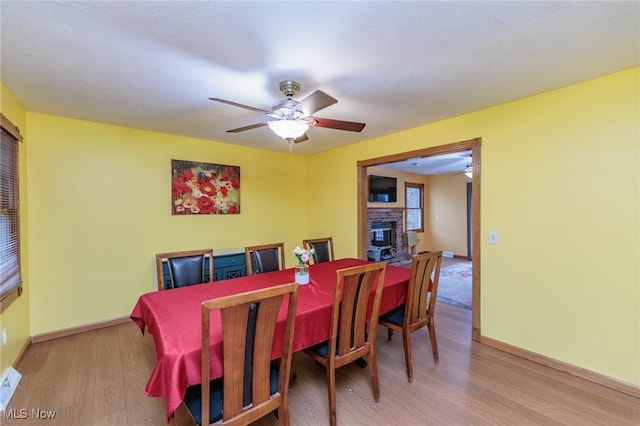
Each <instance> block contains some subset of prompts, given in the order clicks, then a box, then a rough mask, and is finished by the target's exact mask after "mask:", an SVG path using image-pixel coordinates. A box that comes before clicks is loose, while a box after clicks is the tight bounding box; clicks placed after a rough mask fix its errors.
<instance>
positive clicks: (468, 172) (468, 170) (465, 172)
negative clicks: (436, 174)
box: [449, 163, 473, 179]
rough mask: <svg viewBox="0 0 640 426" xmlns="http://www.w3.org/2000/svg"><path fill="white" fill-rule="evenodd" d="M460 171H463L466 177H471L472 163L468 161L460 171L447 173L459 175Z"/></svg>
mask: <svg viewBox="0 0 640 426" xmlns="http://www.w3.org/2000/svg"><path fill="white" fill-rule="evenodd" d="M462 173H464V174H465V175H466V176H467V178H468V179H473V165H472V164H471V163H468V164H467V167H465V168H464V170H462V171H461V172H457V173H452V174H450V175H449V177H453V176H457V175H461V174H462Z"/></svg>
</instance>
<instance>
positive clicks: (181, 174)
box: [171, 160, 240, 215]
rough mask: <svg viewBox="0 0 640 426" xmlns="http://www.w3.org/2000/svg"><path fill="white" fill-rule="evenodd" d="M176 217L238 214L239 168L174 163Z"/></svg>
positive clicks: (172, 171)
mask: <svg viewBox="0 0 640 426" xmlns="http://www.w3.org/2000/svg"><path fill="white" fill-rule="evenodd" d="M171 201H172V204H171V208H172V213H173V214H174V215H191V214H239V213H240V167H237V166H226V165H223V164H208V163H197V162H193V161H182V160H171Z"/></svg>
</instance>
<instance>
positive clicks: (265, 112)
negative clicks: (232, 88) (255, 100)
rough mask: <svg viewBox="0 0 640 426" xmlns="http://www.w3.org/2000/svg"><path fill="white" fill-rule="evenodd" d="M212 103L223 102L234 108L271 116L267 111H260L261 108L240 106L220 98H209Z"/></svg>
mask: <svg viewBox="0 0 640 426" xmlns="http://www.w3.org/2000/svg"><path fill="white" fill-rule="evenodd" d="M209 99H210V100H212V101H216V102H222V103H223V104H227V105H232V106H236V107H239V108H244V109H248V110H249V111H255V112H261V113H263V114H271V111H267V110H265V109H260V108H254V107H252V106H248V105H242V104H239V103H237V102H232V101H227V100H226V99H220V98H209Z"/></svg>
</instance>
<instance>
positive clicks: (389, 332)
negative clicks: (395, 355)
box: [387, 328, 393, 340]
mask: <svg viewBox="0 0 640 426" xmlns="http://www.w3.org/2000/svg"><path fill="white" fill-rule="evenodd" d="M392 337H393V329H392V328H387V340H391V338H392Z"/></svg>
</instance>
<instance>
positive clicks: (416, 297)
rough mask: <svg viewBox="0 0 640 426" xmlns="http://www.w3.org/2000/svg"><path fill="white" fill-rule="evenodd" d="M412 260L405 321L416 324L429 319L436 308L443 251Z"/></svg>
mask: <svg viewBox="0 0 640 426" xmlns="http://www.w3.org/2000/svg"><path fill="white" fill-rule="evenodd" d="M412 262H413V263H412V265H411V278H410V281H409V292H408V294H407V307H408V309H406V310H405V321H407V323H408V324H410V325H412V326H416V325H418V324H419V323H420V322H422V321H427V320H428V318H429V316H430V315H433V311H434V310H435V304H436V297H435V295H436V294H437V291H438V283H439V278H440V265H441V263H442V252H441V251H438V252H430V253H423V254H419V255H416V256H414V257H413V260H412Z"/></svg>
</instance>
